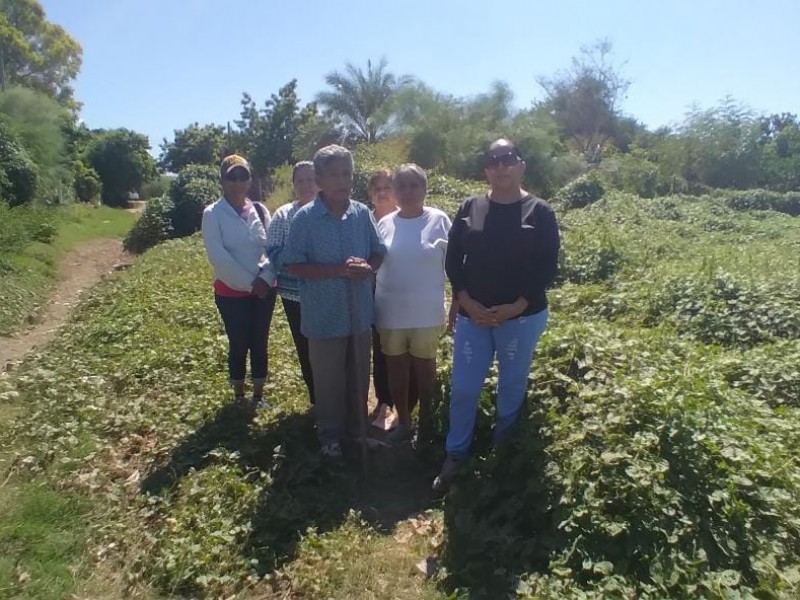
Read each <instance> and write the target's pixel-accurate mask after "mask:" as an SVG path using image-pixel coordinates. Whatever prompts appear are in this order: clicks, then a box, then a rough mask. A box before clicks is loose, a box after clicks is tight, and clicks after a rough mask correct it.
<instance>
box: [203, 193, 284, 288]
mask: <svg viewBox="0 0 800 600" xmlns="http://www.w3.org/2000/svg"><path fill="white" fill-rule="evenodd" d="M264 213H265V215H266V221H267V222H266V224H267V225H269V219H270V214H269V210H267V208H266V207H264ZM202 232H203V243H204V244H205V247H206V254H207V255H208V260H209V262H210V263H211V265H212V266H213V267H214V278H215V279H219V280H220V281H221V282H222V283H224V284H225V285H227V286H228V287H229V288H231V289H234V290H238V291H240V292H249V291H250V290H251V289H252V288H253V281H255V279H256V277H260V278H261V279H263V280H264V281H266V282H267V283H268V284H269V285H273V283H274V281H275V273H273V272H272V268H271V267H270V264H269V259H268V258H267V254H266V242H267V233H266V230H265V227H264V224H263V223H262V222H261V219H260V218H259V216H258V212H257V211H256V208H255V206H251V207H250V210H249V212H248V213H247V215H246V218H244V217H242V216H240V215H239V213H238V212H237V210H236V209H235V208H234V207H233V206H231V205H230V203H229V202H228V201H227V200H225V198H220V199H219V200H217V201H216V202H214V203H213V204H209V205H208V206H207V207H206V208H205V210H204V211H203V225H202Z"/></svg>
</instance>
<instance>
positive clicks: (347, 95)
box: [317, 58, 411, 143]
mask: <svg viewBox="0 0 800 600" xmlns="http://www.w3.org/2000/svg"><path fill="white" fill-rule="evenodd" d="M387 66H388V63H387V62H386V59H385V58H382V59H381V60H380V62H378V64H377V65H375V66H373V64H372V61H369V60H368V61H367V69H366V71H363V70H362V69H361V68H360V67H356V66H354V65H353V64H351V63H347V64H346V65H345V69H344V72H340V71H333V72H332V73H328V74H327V75H326V76H325V83H327V84H328V85H329V86H330V87H331V88H332V90H331V91H324V92H320V93H319V94H317V103H318V104H319V105H320V106H321V107H322V108H323V109H324V110H325V111H326V113H328V114H330V115H332V116H335V117H337V118H338V119H340V120H341V121H342V123H343V125H344V127H345V128H346V130H347V133H348V135H349V136H350V137H352V138H353V140H356V141H365V142H367V143H371V142H374V141H376V140H378V139H380V138H381V137H384V136H385V135H386V134H387V133H388V129H389V123H390V121H391V117H392V114H393V108H394V106H393V103H392V100H393V98H394V96H395V94H396V93H397V91H398V90H399V89H400V88H401V87H403V86H404V85H406V84H408V83H410V81H411V79H410V78H409V77H405V76H403V77H397V76H396V75H394V74H393V73H390V72H389V71H388V70H387Z"/></svg>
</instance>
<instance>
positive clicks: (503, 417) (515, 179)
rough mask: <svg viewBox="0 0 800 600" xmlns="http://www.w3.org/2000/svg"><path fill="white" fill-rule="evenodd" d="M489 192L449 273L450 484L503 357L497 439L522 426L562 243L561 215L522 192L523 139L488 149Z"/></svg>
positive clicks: (453, 247) (462, 234)
mask: <svg viewBox="0 0 800 600" xmlns="http://www.w3.org/2000/svg"><path fill="white" fill-rule="evenodd" d="M484 167H485V170H484V172H485V174H486V178H487V180H488V181H489V185H490V189H489V192H488V193H486V194H484V195H481V196H474V197H472V198H469V199H467V200H466V201H465V202H464V203H463V204H462V205H461V208H460V209H459V210H458V213H457V214H456V216H455V219H454V220H453V226H452V228H451V230H450V235H449V243H448V246H447V256H446V259H445V269H446V271H447V277H448V278H449V279H450V283H451V285H452V287H453V295H454V296H455V297H456V298H457V299H458V303H459V311H458V317H457V319H456V324H455V334H454V340H453V373H452V379H451V385H450V430H449V432H448V434H447V442H446V450H447V458H446V459H445V463H444V465H443V467H442V471H441V473H440V474H439V476H438V477H437V478H436V480H435V481H434V488H435V489H437V490H444V489H446V488H447V487H448V486H449V484H450V483H451V481H452V479H453V477H454V476H455V475H456V473H457V472H458V471H459V469H460V467H461V466H462V465H463V463H464V461H465V460H466V459H467V458H468V456H469V449H470V446H471V444H472V435H473V430H474V428H475V417H476V414H477V410H478V400H479V397H480V393H481V389H482V388H483V383H484V380H485V378H486V375H487V373H488V371H489V367H490V366H491V363H492V361H493V360H494V358H495V356H496V357H497V363H498V364H497V366H498V383H497V417H496V424H495V429H494V440H495V442H498V441H500V440H501V439H503V438H504V437H505V436H506V435H507V434H508V433H509V431H510V430H511V428H512V426H513V425H514V424H515V423H516V421H517V419H518V418H519V415H520V412H521V410H522V405H523V402H524V400H525V395H526V391H527V382H528V374H529V373H530V369H531V361H532V360H533V353H534V350H535V349H536V344H537V342H538V341H539V337H540V336H541V335H542V333H543V332H544V329H545V326H546V324H547V317H548V310H547V296H546V294H545V290H546V289H547V287H548V286H549V285H550V284H551V283H552V281H553V280H554V279H555V276H556V272H557V268H558V251H559V247H560V242H559V234H558V225H557V223H556V218H555V214H554V213H553V210H552V209H551V208H550V206H549V205H548V204H547V203H546V202H545V201H544V200H542V199H540V198H537V197H535V196H534V195H532V194H531V193H529V192H527V191H526V190H524V189H523V188H522V176H523V175H524V173H525V162H524V161H523V160H522V157H521V155H520V153H519V150H518V149H517V147H516V146H514V144H512V143H511V142H509V141H508V140H505V139H499V140H497V141H495V142H493V143H492V144H491V145H490V146H489V148H488V151H487V152H486V154H485V163H484Z"/></svg>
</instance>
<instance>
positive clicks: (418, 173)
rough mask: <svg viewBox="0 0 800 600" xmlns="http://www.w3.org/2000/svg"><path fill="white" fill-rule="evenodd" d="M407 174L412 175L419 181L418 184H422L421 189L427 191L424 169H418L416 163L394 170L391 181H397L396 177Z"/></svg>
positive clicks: (426, 178)
mask: <svg viewBox="0 0 800 600" xmlns="http://www.w3.org/2000/svg"><path fill="white" fill-rule="evenodd" d="M409 173H410V174H411V175H414V177H416V178H417V179H418V180H419V181H420V183H422V187H424V188H425V190H426V191H427V189H428V174H427V173H426V172H425V169H423V168H422V167H420V166H419V165H418V164H416V163H405V164H402V165H400V166H399V167H397V168H396V169H395V170H394V175H393V176H392V181H394V180H395V179H397V176H398V175H406V174H409Z"/></svg>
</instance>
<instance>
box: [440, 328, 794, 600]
mask: <svg viewBox="0 0 800 600" xmlns="http://www.w3.org/2000/svg"><path fill="white" fill-rule="evenodd" d="M676 364H680V365H681V368H680V369H676V368H675V365H676ZM537 365H538V367H537V369H536V372H535V374H534V377H533V382H534V383H533V388H532V395H533V397H534V398H535V400H536V404H535V405H534V407H533V410H532V413H531V415H530V416H529V417H527V418H525V419H524V420H523V421H522V423H521V425H520V431H519V435H517V437H516V438H515V439H514V440H512V441H511V442H510V443H509V444H507V445H506V446H503V447H501V448H499V449H497V450H495V451H493V452H492V453H490V454H489V456H488V458H486V459H483V460H476V461H474V462H473V465H472V466H473V468H474V471H475V474H474V476H473V477H468V478H464V479H462V480H461V481H460V482H458V483H457V485H456V487H455V488H454V490H453V492H452V493H451V495H450V497H449V498H448V501H447V505H446V507H445V518H446V524H447V532H448V539H447V546H446V551H445V556H444V560H445V564H446V566H447V571H448V574H449V577H450V583H451V585H453V586H458V587H468V588H469V589H470V590H471V593H472V594H473V596H474V597H506V596H505V593H504V592H505V591H506V590H508V586H509V582H514V583H512V585H513V587H512V589H514V588H516V591H517V592H518V593H519V594H520V595H521V596H524V597H532V598H533V597H535V598H542V597H546V598H559V597H586V598H597V599H599V598H610V597H614V598H649V599H653V600H655V599H656V598H659V599H660V598H667V597H670V598H673V597H674V598H690V597H706V598H727V597H752V596H748V595H747V594H753V593H755V592H757V591H758V590H770V591H772V592H780V591H784V592H787V594H790V593H791V590H795V591H796V589H797V588H796V585H797V580H796V579H793V578H792V576H791V575H790V573H792V572H793V571H792V569H793V567H792V566H791V565H794V564H795V562H796V556H797V553H798V551H800V527H798V523H800V521H798V517H800V512H798V510H799V509H798V506H797V504H796V502H794V501H793V500H792V498H796V495H797V494H798V493H800V478H798V475H797V472H796V470H794V469H793V470H791V471H790V470H787V469H784V468H783V467H782V465H783V464H785V461H789V462H791V461H792V460H793V459H792V458H790V457H791V454H792V452H793V443H792V442H791V440H793V439H795V438H796V436H797V435H798V433H800V430H799V429H798V427H800V426H799V425H798V423H797V421H796V420H792V421H790V422H784V421H783V420H782V419H781V418H780V417H779V416H778V415H776V414H775V413H774V412H773V411H771V409H769V408H765V407H763V406H761V405H759V404H758V403H753V402H752V401H750V400H749V399H748V398H747V397H746V396H743V395H742V394H740V393H737V392H735V391H733V390H731V389H730V388H728V387H727V386H726V385H725V382H724V381H723V380H721V379H720V378H719V376H718V374H717V372H716V371H715V368H714V366H713V365H711V368H707V366H708V365H710V362H709V361H707V359H706V357H705V356H704V355H703V354H702V352H700V353H698V352H696V351H694V350H692V349H691V348H690V346H688V345H686V344H681V343H675V342H668V343H659V342H657V341H655V340H642V339H626V338H625V337H623V336H620V335H618V334H616V333H612V332H611V331H609V330H605V329H603V328H598V327H591V328H590V327H585V326H575V327H568V328H560V329H559V330H558V331H553V332H550V333H549V334H548V335H547V336H546V337H545V338H544V339H543V340H542V344H541V347H540V349H539V351H538V358H537ZM491 400H492V399H491V397H488V396H487V397H484V399H483V401H482V407H483V409H484V411H489V412H490V411H491V410H492V403H491ZM486 433H488V432H486V431H482V432H479V434H486ZM784 569H786V570H784ZM523 573H525V575H522V574H523ZM520 575H522V577H521V578H520ZM566 586H569V587H568V588H567V587H566ZM576 588H577V589H576ZM567 589H569V590H570V593H568V594H567V593H566V592H567ZM584 592H585V594H584ZM737 592H738V593H741V594H743V595H741V596H735V595H731V594H736V593H737ZM578 593H580V594H581V595H580V596H578V595H576V594H578ZM481 594H484V596H481ZM564 594H566V595H564ZM786 597H790V596H786Z"/></svg>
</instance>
